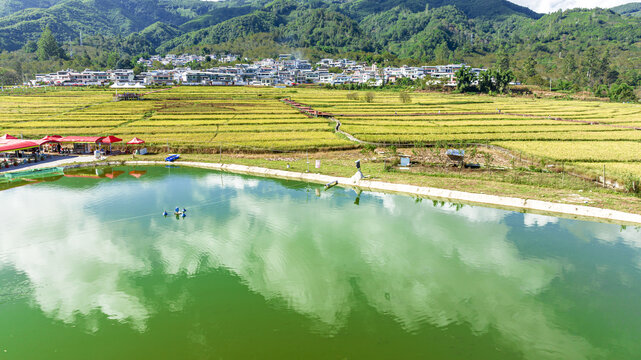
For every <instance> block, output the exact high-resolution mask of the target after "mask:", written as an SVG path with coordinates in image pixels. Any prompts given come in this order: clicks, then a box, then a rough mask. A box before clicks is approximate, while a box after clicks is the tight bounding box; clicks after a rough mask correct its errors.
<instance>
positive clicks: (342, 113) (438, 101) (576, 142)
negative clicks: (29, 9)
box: [292, 90, 641, 178]
mask: <svg viewBox="0 0 641 360" xmlns="http://www.w3.org/2000/svg"><path fill="white" fill-rule="evenodd" d="M355 93H356V94H357V96H356V97H357V98H358V99H359V100H350V99H348V97H347V94H348V92H347V91H342V92H336V91H328V90H319V91H315V92H314V93H305V92H300V93H298V94H296V95H294V96H292V99H293V100H295V101H297V102H299V103H303V104H307V105H310V106H312V107H313V108H314V109H316V110H319V111H323V112H328V113H332V114H334V115H335V117H336V118H337V119H339V120H340V121H341V123H342V126H341V130H343V131H345V132H347V133H350V134H352V135H354V136H355V137H356V138H358V139H360V140H364V141H370V142H377V143H391V144H412V143H419V142H421V143H435V142H444V143H460V142H465V143H484V144H485V143H487V144H495V145H499V146H502V147H505V148H508V149H511V150H514V151H518V152H521V153H523V154H525V155H530V156H533V157H536V158H543V159H546V160H547V161H549V162H572V163H575V164H576V165H582V166H584V167H586V168H590V169H592V168H597V167H598V166H600V167H601V169H602V163H603V162H607V164H606V168H608V173H609V174H610V175H615V176H618V177H627V176H628V175H630V174H632V175H634V176H636V177H638V178H641V165H640V163H639V160H641V131H640V130H636V129H634V128H635V127H638V128H641V105H639V104H618V103H608V102H588V101H568V100H553V99H532V98H523V97H519V98H510V97H489V96H475V95H445V94H421V93H415V94H412V95H411V96H412V102H411V103H409V104H403V103H401V102H400V99H399V95H398V93H395V92H374V101H373V102H371V103H368V102H365V101H364V100H362V99H363V95H364V92H355ZM592 163H594V164H598V165H595V166H592V165H590V164H592Z"/></svg>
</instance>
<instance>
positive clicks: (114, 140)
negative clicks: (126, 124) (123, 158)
mask: <svg viewBox="0 0 641 360" xmlns="http://www.w3.org/2000/svg"><path fill="white" fill-rule="evenodd" d="M120 141H122V139H121V138H117V137H115V136H112V135H109V136H107V137H106V138H104V139H102V140H101V141H100V142H101V143H103V144H109V152H111V144H113V143H117V142H120Z"/></svg>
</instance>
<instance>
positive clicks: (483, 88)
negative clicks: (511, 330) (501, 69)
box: [479, 69, 496, 93]
mask: <svg viewBox="0 0 641 360" xmlns="http://www.w3.org/2000/svg"><path fill="white" fill-rule="evenodd" d="M479 91H480V92H482V93H490V92H492V91H496V85H495V84H494V70H492V69H489V70H486V71H483V72H482V73H480V74H479Z"/></svg>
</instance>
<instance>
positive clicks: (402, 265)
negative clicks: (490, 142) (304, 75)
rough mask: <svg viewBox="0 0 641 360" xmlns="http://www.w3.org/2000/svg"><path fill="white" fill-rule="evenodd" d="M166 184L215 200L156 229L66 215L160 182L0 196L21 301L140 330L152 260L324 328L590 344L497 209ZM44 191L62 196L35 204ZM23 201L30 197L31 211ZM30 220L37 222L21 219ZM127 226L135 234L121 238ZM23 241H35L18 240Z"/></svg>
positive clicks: (190, 182)
mask: <svg viewBox="0 0 641 360" xmlns="http://www.w3.org/2000/svg"><path fill="white" fill-rule="evenodd" d="M106 173H107V174H108V173H110V172H109V171H108V170H107V172H106ZM111 174H113V171H112V172H111ZM129 174H130V175H131V176H135V175H134V174H138V173H137V172H135V173H134V174H132V172H130V173H129ZM88 175H89V176H94V175H92V174H88ZM119 175H122V172H121V174H119ZM96 176H98V175H96ZM104 176H105V177H106V175H104ZM98 178H100V176H98ZM223 178H224V181H223ZM173 181H176V180H175V178H174V179H173ZM180 181H183V183H181V184H177V183H172V186H178V187H180V188H182V189H188V190H189V191H190V193H188V194H190V195H189V196H190V197H191V198H190V200H191V201H190V202H192V203H204V202H205V201H207V199H211V198H220V195H221V193H223V195H225V196H223V198H224V199H228V200H225V203H224V204H221V203H216V205H215V206H212V207H211V208H206V210H207V214H208V216H202V217H200V218H199V221H192V222H185V223H182V224H184V227H181V228H176V227H170V228H168V227H166V226H164V224H167V222H164V221H159V220H158V218H157V216H156V217H151V218H145V217H140V218H139V219H136V220H135V222H134V223H131V222H130V223H123V222H119V221H112V222H110V223H109V225H105V223H103V222H102V221H101V219H100V218H99V215H98V214H92V213H91V212H87V213H85V214H83V221H81V222H75V221H68V220H69V219H70V218H73V216H74V215H75V214H77V213H78V209H83V208H86V207H87V204H91V203H92V202H98V201H99V199H103V198H112V197H121V198H122V197H127V198H128V199H129V200H130V201H131V202H132V203H138V202H143V201H145V200H148V197H149V196H151V197H152V198H156V199H162V196H163V195H164V193H163V192H165V191H166V190H167V188H166V187H164V186H157V187H154V189H153V191H154V193H152V194H150V193H146V194H145V195H141V193H140V189H141V187H139V186H135V185H132V186H130V187H127V188H122V187H117V186H106V187H103V188H101V189H100V191H97V192H90V193H79V192H76V191H74V190H73V189H65V188H56V189H55V190H52V189H47V188H40V187H34V188H32V189H30V191H28V192H27V191H24V192H19V191H16V192H14V193H9V194H7V196H6V197H5V199H3V200H5V201H6V204H7V206H9V207H10V208H12V209H15V211H16V213H17V215H18V216H16V223H15V224H14V226H12V227H10V228H0V252H2V253H3V254H6V255H5V256H4V257H0V266H3V265H10V266H12V267H15V268H16V270H17V271H20V272H23V273H24V274H26V275H27V276H28V277H29V279H30V281H31V283H32V286H33V288H34V299H35V302H36V303H37V304H38V305H39V306H40V307H41V308H42V309H43V311H45V313H47V314H48V315H49V316H52V317H55V318H58V319H60V320H63V321H66V322H69V323H73V322H74V321H75V318H76V316H77V314H81V315H84V316H90V315H91V314H94V313H95V312H96V310H98V311H100V312H102V313H104V314H106V315H107V316H108V317H110V318H111V319H115V320H118V321H123V322H125V321H127V322H130V323H131V324H133V325H134V326H135V327H136V328H137V329H139V330H141V331H142V330H144V329H145V325H146V323H147V320H148V319H149V317H150V316H151V315H150V314H153V313H155V312H157V309H152V308H151V305H149V304H152V303H154V302H153V301H146V300H147V299H145V298H144V295H143V294H144V292H143V291H141V290H140V289H137V288H135V287H133V286H132V285H131V284H135V283H136V282H135V281H129V280H131V278H133V277H136V276H145V275H148V274H150V273H152V272H154V271H157V270H158V269H162V272H163V274H164V275H165V276H170V275H171V276H172V278H174V279H175V278H176V277H175V276H173V275H176V274H181V273H182V274H188V275H193V274H196V273H198V272H203V271H207V269H206V266H210V267H212V268H216V269H226V270H228V271H229V272H231V273H233V274H235V276H237V277H238V278H239V279H240V280H241V281H242V282H243V284H245V285H246V286H247V287H248V288H249V289H251V290H252V291H253V292H255V293H258V294H260V295H262V296H263V297H264V298H266V299H278V300H279V301H284V302H285V303H286V304H287V306H288V307H289V308H290V309H292V310H294V311H296V312H297V313H300V314H303V315H305V316H307V317H309V318H312V319H314V320H315V321H316V322H317V323H319V324H320V327H322V328H323V331H324V332H325V333H329V334H332V333H336V332H338V330H340V329H341V328H342V327H344V326H346V323H347V321H348V318H349V316H350V314H351V313H352V312H353V311H354V310H355V309H356V307H357V306H359V303H361V304H360V306H363V305H362V303H365V304H366V305H367V306H369V307H371V308H373V309H375V310H376V311H378V312H379V313H380V314H385V316H389V317H391V318H393V319H395V321H396V322H397V323H398V324H400V326H401V327H402V328H404V329H406V330H408V331H415V330H417V329H420V328H421V327H424V326H433V327H439V328H446V327H448V326H450V325H464V326H466V327H467V328H469V329H470V331H471V332H472V333H474V334H483V333H487V332H490V331H496V332H498V333H499V334H500V336H501V337H502V338H503V339H504V340H505V342H506V343H509V344H513V346H514V347H515V348H517V349H518V350H519V351H521V352H522V353H524V354H526V356H527V357H530V358H534V359H538V358H545V357H546V355H547V354H556V355H558V357H559V358H564V359H574V358H587V357H589V355H590V353H591V352H592V350H593V349H592V347H591V345H590V344H588V342H587V341H586V340H584V339H582V338H581V337H579V336H576V335H574V334H572V333H570V332H569V331H566V330H565V329H563V328H562V327H560V326H559V325H558V324H556V322H555V321H556V320H555V314H554V311H553V309H551V308H550V306H549V305H548V304H545V303H543V302H542V301H541V300H540V297H539V295H540V294H542V293H543V292H544V291H545V290H546V289H547V288H548V287H549V286H550V284H551V283H552V282H553V281H554V279H556V278H557V277H558V276H559V275H560V273H561V263H560V262H559V261H558V260H556V259H545V258H524V257H523V256H522V255H521V254H520V253H519V251H518V249H517V248H516V247H515V246H514V244H513V243H512V242H511V241H509V240H508V239H507V233H508V230H509V229H508V227H507V225H505V223H503V222H502V220H503V217H504V216H505V214H506V212H503V211H499V210H492V209H484V208H474V207H465V208H463V209H460V211H458V212H453V211H452V212H448V211H444V210H440V209H431V208H429V207H427V206H422V205H416V204H414V203H413V200H412V199H408V198H404V197H399V196H392V195H380V194H376V195H371V194H363V195H362V196H361V198H360V202H359V204H360V205H359V206H358V207H356V206H353V205H352V203H351V202H352V200H351V199H352V198H351V197H350V200H349V202H348V203H346V204H343V205H341V204H340V203H339V202H338V200H337V198H338V197H330V196H327V197H325V196H323V197H321V198H320V199H317V200H316V201H312V202H310V203H306V202H304V201H301V199H300V198H298V197H297V196H298V195H297V193H296V192H295V191H293V190H292V191H290V190H285V189H284V188H278V189H276V190H274V192H264V191H263V189H260V184H261V181H258V180H255V179H244V178H242V177H240V176H232V175H221V174H215V175H214V174H212V175H211V176H206V177H204V178H198V179H185V178H182V179H181V180H180ZM130 184H137V182H130ZM146 190H147V191H151V190H149V189H146ZM52 197H55V198H61V199H62V198H63V199H65V201H64V202H55V203H54V204H51V205H49V204H48V203H47V202H44V203H43V202H42V199H47V198H52ZM186 200H187V199H185V201H186ZM186 202H187V201H186ZM36 203H43V206H42V207H36V208H35V209H34V208H33V207H32V206H31V205H33V204H36ZM203 209H204V208H203ZM203 213H204V211H203ZM319 213H322V214H325V215H324V216H318V214H319ZM156 215H158V214H156ZM34 219H37V220H38V225H39V226H33V224H34ZM365 219H366V220H365ZM137 228H140V229H139V230H140V232H139V233H131V232H132V231H133V230H135V229H137ZM51 229H55V234H56V236H55V237H54V239H56V240H55V241H52V240H51V238H52V236H51ZM132 229H133V230H132ZM212 229H215V231H213V230H212ZM122 234H129V236H131V237H132V238H133V237H135V238H136V240H137V241H136V242H135V245H134V244H133V242H129V241H122V240H123V239H122ZM194 234H196V236H194ZM25 239H30V240H29V241H34V242H36V243H37V242H38V241H39V240H43V241H45V240H48V241H49V243H47V246H46V247H42V246H40V245H39V246H25V244H24V240H25ZM152 239H153V241H152ZM125 240H126V239H125ZM157 257H159V259H158V260H157V261H155V262H154V261H153V259H156V258H157ZM203 258H207V259H209V261H208V262H207V263H203V262H202V259H203ZM51 269H56V270H57V271H55V272H52V271H51ZM86 274H93V277H91V278H89V279H88V278H87V276H86ZM70 284H73V286H71V287H70ZM123 284H129V285H123ZM159 286H162V285H159ZM70 288H71V289H72V290H73V292H72V293H69V289H70ZM195 300H196V299H195ZM200 300H202V299H200ZM562 300H563V299H562Z"/></svg>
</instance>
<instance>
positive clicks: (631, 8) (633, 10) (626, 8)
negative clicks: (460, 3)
mask: <svg viewBox="0 0 641 360" xmlns="http://www.w3.org/2000/svg"><path fill="white" fill-rule="evenodd" d="M612 11H614V12H616V13H617V14H621V15H627V16H636V17H641V3H639V2H635V3H629V4H625V5H620V6H615V7H613V8H612Z"/></svg>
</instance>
